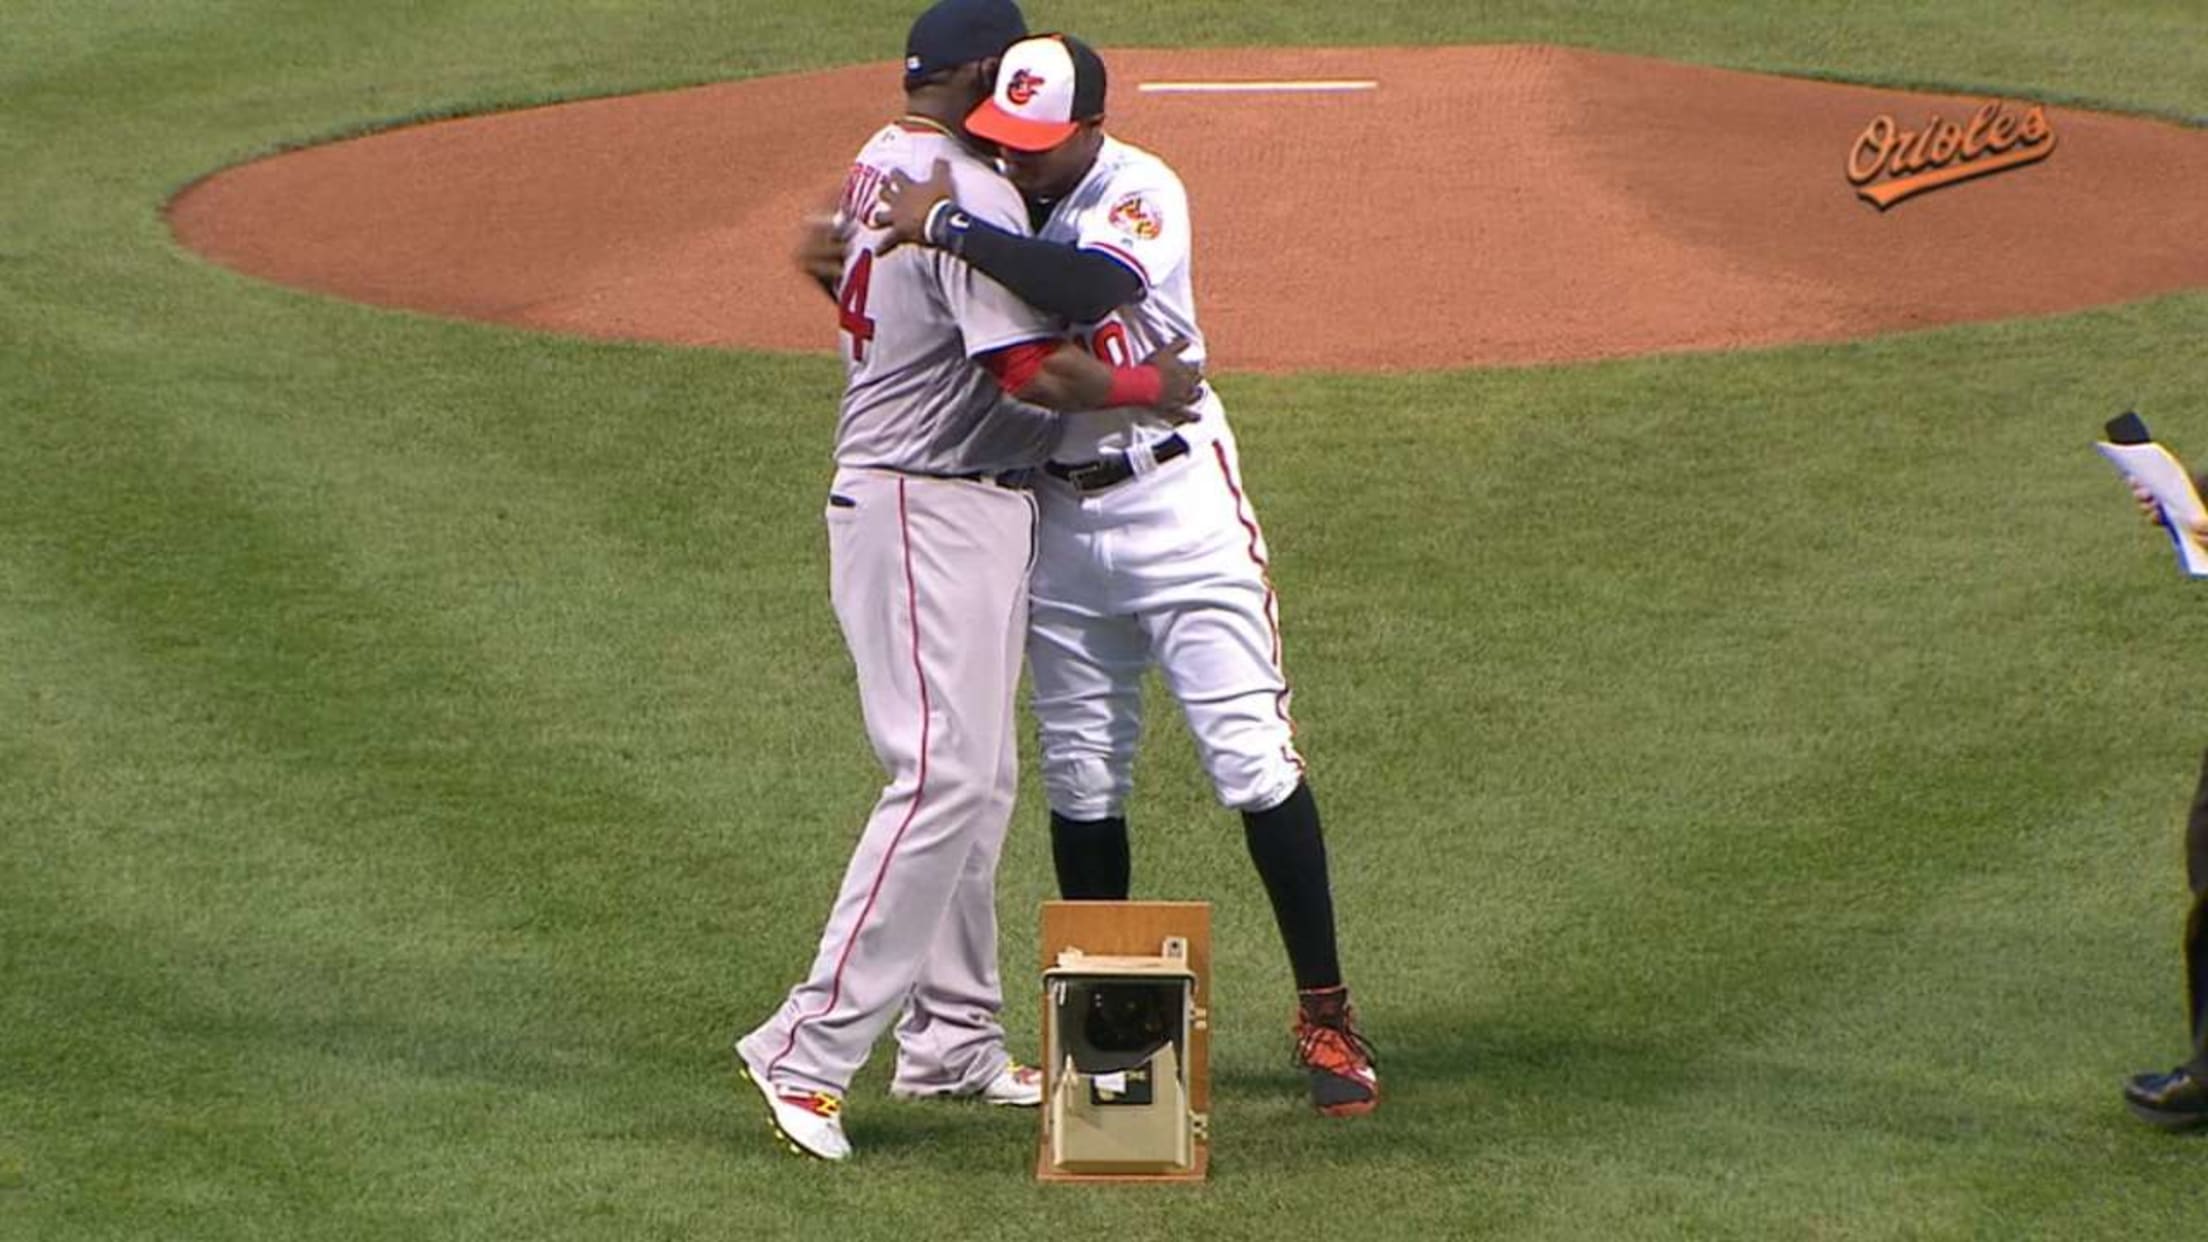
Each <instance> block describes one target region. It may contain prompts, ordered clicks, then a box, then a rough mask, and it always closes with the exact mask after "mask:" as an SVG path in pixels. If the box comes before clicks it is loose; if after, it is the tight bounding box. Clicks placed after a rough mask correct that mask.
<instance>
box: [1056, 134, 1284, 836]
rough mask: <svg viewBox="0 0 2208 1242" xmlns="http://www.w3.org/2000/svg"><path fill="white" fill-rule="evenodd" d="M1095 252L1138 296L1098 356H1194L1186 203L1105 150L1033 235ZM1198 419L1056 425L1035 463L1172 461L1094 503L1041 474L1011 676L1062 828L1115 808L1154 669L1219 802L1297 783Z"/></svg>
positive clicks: (1241, 530)
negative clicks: (1020, 671) (1049, 446)
mask: <svg viewBox="0 0 2208 1242" xmlns="http://www.w3.org/2000/svg"><path fill="white" fill-rule="evenodd" d="M1039 235H1040V236H1041V237H1043V238H1044V239H1045V240H1048V241H1056V242H1070V243H1072V244H1074V245H1076V246H1079V247H1081V248H1083V249H1088V250H1097V251H1102V252H1104V253H1106V254H1109V255H1111V256H1112V257H1113V258H1115V259H1117V260H1119V261H1120V262H1122V263H1125V264H1126V265H1127V266H1128V267H1129V268H1130V269H1132V270H1133V271H1135V272H1136V273H1138V274H1139V275H1140V276H1141V277H1142V279H1143V283H1144V285H1145V287H1146V288H1147V290H1148V293H1147V296H1145V297H1144V298H1142V299H1141V300H1140V301H1136V302H1131V303H1128V304H1127V305H1125V306H1122V307H1120V308H1118V309H1117V310H1115V311H1113V312H1112V313H1111V314H1110V315H1107V316H1105V317H1104V318H1103V319H1102V320H1099V321H1098V322H1096V323H1091V324H1080V325H1076V327H1077V330H1078V332H1079V335H1080V336H1081V339H1082V340H1083V341H1085V342H1087V343H1088V345H1089V348H1090V349H1092V350H1093V351H1094V352H1095V353H1096V354H1097V355H1098V356H1099V357H1102V358H1104V359H1106V360H1108V361H1111V362H1114V363H1121V364H1124V363H1132V362H1139V361H1140V360H1141V359H1142V358H1143V357H1144V356H1146V355H1147V354H1149V353H1150V352H1151V351H1152V350H1155V349H1157V348H1158V347H1159V346H1162V345H1165V344H1168V343H1169V342H1171V341H1172V340H1173V339H1174V338H1176V337H1187V338H1188V340H1189V343H1190V347H1189V349H1188V351H1187V353H1186V354H1184V355H1183V356H1184V357H1187V358H1189V359H1191V360H1198V361H1200V360H1201V359H1202V358H1203V357H1204V338H1203V333H1202V332H1201V331H1200V330H1199V329H1198V328H1197V326H1196V310H1195V298H1194V295H1193V293H1192V281H1191V279H1190V271H1189V266H1190V264H1189V255H1190V246H1189V240H1190V232H1189V213H1188V194H1187V192H1186V191H1185V190H1184V189H1182V187H1181V180H1180V178H1179V177H1178V176H1176V175H1175V174H1174V172H1173V170H1172V169H1171V168H1169V167H1167V166H1166V164H1165V162H1164V161H1162V160H1160V159H1158V158H1157V157H1156V156H1154V155H1152V154H1150V153H1149V152H1147V151H1144V150H1142V149H1141V148H1139V147H1135V146H1132V145H1129V144H1128V143H1124V142H1120V141H1118V140H1116V139H1112V138H1106V139H1105V141H1104V144H1103V146H1102V148H1101V149H1100V150H1099V151H1098V153H1097V158H1096V162H1095V164H1094V165H1092V166H1091V167H1090V170H1089V173H1088V176H1086V177H1085V178H1083V179H1082V181H1081V182H1080V184H1079V185H1077V186H1076V187H1075V188H1074V189H1073V191H1072V192H1071V193H1070V194H1068V195H1067V196H1066V197H1065V198H1064V199H1063V200H1061V201H1060V202H1059V203H1057V204H1056V205H1055V207H1054V208H1053V210H1052V211H1051V214H1050V217H1049V219H1048V220H1046V221H1045V222H1044V224H1043V226H1042V229H1041V231H1040V234H1039ZM1196 408H1197V410H1198V411H1199V413H1200V414H1201V418H1200V419H1199V420H1198V421H1197V422H1194V423H1191V424H1189V425H1187V426H1181V427H1176V426H1173V425H1172V424H1169V423H1167V422H1166V421H1165V420H1164V419H1163V418H1160V417H1159V416H1158V415H1157V414H1156V413H1155V412H1153V411H1149V410H1131V409H1119V410H1099V411H1091V412H1085V413H1081V414H1076V415H1068V416H1066V417H1065V418H1064V419H1063V420H1062V422H1063V424H1064V426H1065V431H1064V434H1063V436H1062V438H1061V440H1060V443H1059V446H1058V448H1057V449H1056V450H1055V451H1054V452H1053V453H1052V456H1053V457H1054V458H1055V459H1057V460H1058V461H1061V462H1065V463H1067V464H1069V465H1078V464H1081V463H1084V462H1088V461H1092V460H1095V459H1096V458H1098V457H1099V456H1102V455H1104V454H1106V453H1116V452H1124V451H1126V450H1128V449H1129V448H1131V447H1135V446H1149V447H1151V448H1153V449H1154V447H1155V445H1156V444H1157V443H1158V442H1159V441H1161V440H1163V439H1165V438H1166V437H1167V436H1169V435H1175V434H1178V435H1179V436H1180V437H1181V438H1182V439H1183V440H1184V441H1187V442H1188V444H1189V446H1190V448H1189V451H1188V452H1186V453H1183V454H1181V455H1179V456H1176V457H1174V458H1172V459H1171V460H1169V461H1166V462H1163V463H1160V464H1157V465H1155V466H1154V468H1150V469H1145V470H1143V471H1142V472H1141V473H1140V474H1138V475H1137V476H1136V477H1134V478H1131V479H1128V480H1127V481H1125V482H1122V483H1118V484H1116V485H1113V486H1111V487H1108V488H1105V489H1103V490H1101V491H1097V492H1094V493H1083V492H1081V491H1080V490H1079V489H1078V488H1076V487H1075V486H1073V485H1072V484H1071V483H1068V482H1066V481H1063V480H1059V479H1048V478H1046V479H1045V480H1044V482H1043V484H1042V486H1041V488H1040V489H1039V490H1038V492H1037V498H1038V499H1039V501H1040V502H1041V511H1042V523H1041V526H1040V528H1039V536H1038V540H1039V552H1038V555H1037V557H1036V564H1035V572H1034V574H1033V576H1032V578H1031V579H1030V582H1029V595H1030V599H1029V604H1030V607H1029V614H1028V670H1029V672H1030V674H1031V679H1032V684H1033V687H1034V708H1035V718H1036V723H1037V725H1038V726H1039V729H1040V733H1041V741H1042V767H1043V787H1044V792H1045V794H1046V795H1047V796H1048V798H1049V800H1050V805H1051V809H1052V810H1054V811H1057V812H1058V813H1060V814H1062V815H1065V816H1068V817H1070V818H1073V819H1077V820H1093V819H1100V818H1104V817H1106V816H1113V815H1119V814H1123V813H1124V811H1123V808H1124V804H1125V801H1126V798H1127V795H1128V792H1129V790H1130V789H1131V788H1132V784H1133V771H1134V762H1135V754H1136V750H1137V747H1138V744H1139V742H1140V739H1141V736H1142V683H1143V675H1144V672H1145V670H1146V669H1147V668H1149V667H1150V666H1151V665H1153V664H1155V665H1156V666H1157V667H1158V668H1159V669H1160V671H1161V672H1162V673H1163V675H1164V678H1165V683H1166V686H1167V688H1168V689H1170V690H1171V691H1172V693H1173V696H1174V697H1175V698H1176V699H1178V700H1180V703H1181V708H1182V711H1183V713H1184V715H1185V716H1186V718H1187V721H1188V727H1189V733H1190V735H1191V736H1192V737H1193V738H1194V739H1195V742H1196V748H1197V752H1198V754H1199V757H1200V758H1201V760H1202V762H1203V764H1204V768H1205V770H1206V772H1207V773H1209V775H1210V776H1211V779H1212V785H1213V788H1214V790H1215V791H1216V792H1217V794H1218V796H1219V800H1220V801H1221V802H1222V803H1224V804H1225V805H1227V806H1230V807H1233V808H1235V809H1237V810H1243V811H1264V810H1269V809H1271V808H1272V807H1275V806H1278V805H1279V804H1280V803H1281V802H1282V801H1283V800H1284V799H1286V798H1287V797H1288V796H1289V795H1291V794H1292V793H1294V792H1295V789H1296V786H1297V785H1298V784H1299V783H1300V782H1301V781H1302V779H1303V759H1302V756H1301V755H1299V754H1298V753H1297V751H1296V747H1295V741H1294V731H1295V726H1294V723H1293V722H1292V720H1291V719H1290V717H1289V712H1288V704H1289V690H1288V679H1287V675H1286V674H1285V673H1284V672H1283V671H1282V668H1281V648H1280V625H1279V612H1278V605H1277V602H1276V600H1275V599H1274V595H1273V588H1272V582H1271V580H1270V579H1269V577H1268V575H1267V573H1266V560H1267V556H1268V552H1267V549H1266V546H1265V537H1264V534H1263V532H1262V531H1261V529H1260V528H1259V526H1258V522H1257V513H1256V511H1255V510H1254V509H1253V508H1252V506H1251V504H1250V501H1249V496H1248V493H1247V490H1246V489H1245V488H1244V487H1243V485H1242V477H1241V463H1240V460H1239V458H1238V456H1237V454H1236V452H1235V443H1234V435H1233V432H1232V431H1231V430H1230V429H1229V428H1228V426H1227V422H1226V413H1225V410H1224V409H1223V407H1222V406H1221V405H1220V403H1219V398H1218V397H1217V396H1216V395H1215V394H1214V393H1212V392H1211V391H1210V389H1209V388H1208V386H1207V388H1206V389H1205V391H1204V392H1203V394H1202V395H1201V397H1200V398H1199V400H1198V402H1197V405H1196Z"/></svg>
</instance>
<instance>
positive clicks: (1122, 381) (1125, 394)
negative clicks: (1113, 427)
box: [1104, 367, 1165, 407]
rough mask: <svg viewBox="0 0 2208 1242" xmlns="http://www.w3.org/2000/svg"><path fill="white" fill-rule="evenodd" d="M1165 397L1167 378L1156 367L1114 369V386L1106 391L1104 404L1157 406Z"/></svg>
mask: <svg viewBox="0 0 2208 1242" xmlns="http://www.w3.org/2000/svg"><path fill="white" fill-rule="evenodd" d="M1164 396H1165V376H1163V375H1161V374H1159V373H1158V369H1157V368H1156V367H1113V368H1112V386H1111V387H1110V388H1108V389H1106V390H1105V391H1104V404H1105V406H1106V407H1113V406H1122V405H1156V404H1157V403H1158V402H1159V401H1160V400H1161V399H1163V398H1164Z"/></svg>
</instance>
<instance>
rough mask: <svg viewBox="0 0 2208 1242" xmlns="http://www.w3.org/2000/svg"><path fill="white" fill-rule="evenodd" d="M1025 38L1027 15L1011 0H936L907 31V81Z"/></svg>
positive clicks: (993, 52)
mask: <svg viewBox="0 0 2208 1242" xmlns="http://www.w3.org/2000/svg"><path fill="white" fill-rule="evenodd" d="M1026 37H1027V18H1025V17H1023V16H1021V15H1020V6H1019V5H1017V4H1014V3H1013V2H1012V0H936V3H935V4H934V5H932V6H930V7H929V9H928V11H927V12H925V13H922V14H921V15H920V16H919V17H917V18H915V19H913V23H912V31H911V33H909V34H907V35H906V36H905V85H906V87H908V88H910V87H912V86H915V85H918V84H919V82H920V80H921V79H923V78H926V77H928V76H929V75H930V74H935V73H940V72H942V71H943V70H945V69H956V68H958V67H959V66H960V65H967V64H972V63H973V62H975V61H977V60H987V59H989V58H990V57H992V56H995V55H998V54H1000V53H1002V52H1003V51H1004V49H1006V48H1008V47H1010V46H1012V44H1013V43H1015V42H1016V41H1018V40H1020V39H1024V38H1026Z"/></svg>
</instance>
